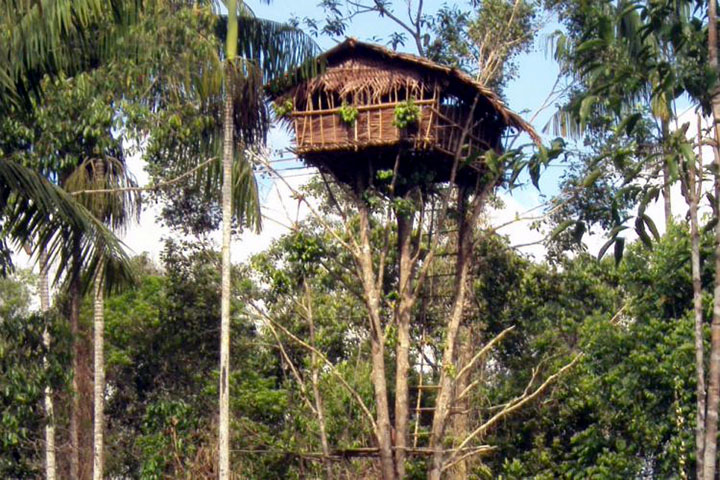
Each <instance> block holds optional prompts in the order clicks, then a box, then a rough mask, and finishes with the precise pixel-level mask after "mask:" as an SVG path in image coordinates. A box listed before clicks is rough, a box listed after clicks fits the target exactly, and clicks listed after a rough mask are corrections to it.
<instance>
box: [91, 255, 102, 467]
mask: <svg viewBox="0 0 720 480" xmlns="http://www.w3.org/2000/svg"><path fill="white" fill-rule="evenodd" d="M100 262H102V260H101V261H100ZM104 273H105V271H104V268H103V267H102V265H101V266H100V267H99V269H98V273H97V277H96V278H95V289H94V295H93V330H94V332H93V333H94V335H93V337H94V338H93V345H94V348H95V355H94V358H95V384H94V387H95V391H94V393H95V395H94V400H93V406H94V409H95V417H94V419H93V480H103V471H104V466H105V452H104V442H103V437H104V431H105V356H104V350H105V344H104V343H105V336H104V333H105V305H104V296H103V288H104V284H105V282H104Z"/></svg>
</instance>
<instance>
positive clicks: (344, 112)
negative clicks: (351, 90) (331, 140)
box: [340, 102, 360, 125]
mask: <svg viewBox="0 0 720 480" xmlns="http://www.w3.org/2000/svg"><path fill="white" fill-rule="evenodd" d="M359 114H360V112H359V111H358V109H357V107H355V106H353V105H348V104H347V103H346V102H342V105H340V118H341V119H342V121H343V122H345V123H347V124H348V125H352V124H353V123H355V120H357V118H358V115H359Z"/></svg>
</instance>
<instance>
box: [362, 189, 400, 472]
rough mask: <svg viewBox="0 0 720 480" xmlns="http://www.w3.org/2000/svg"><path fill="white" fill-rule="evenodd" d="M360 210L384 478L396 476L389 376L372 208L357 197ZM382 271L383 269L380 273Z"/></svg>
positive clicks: (379, 446) (378, 437) (378, 439)
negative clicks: (375, 264) (371, 240)
mask: <svg viewBox="0 0 720 480" xmlns="http://www.w3.org/2000/svg"><path fill="white" fill-rule="evenodd" d="M357 206H358V212H359V214H360V252H358V259H357V261H358V266H359V269H360V272H359V273H360V278H361V280H362V285H363V291H364V294H365V302H366V304H367V307H368V317H369V320H370V345H371V359H372V374H371V377H372V382H373V387H374V390H375V409H376V413H375V415H376V423H377V431H376V432H375V436H376V437H377V443H378V450H379V452H380V469H381V472H382V478H383V480H394V479H395V468H394V466H393V453H392V437H391V431H390V410H389V405H388V392H387V380H386V378H385V343H384V335H383V329H382V321H381V315H380V292H379V290H378V286H377V283H376V281H375V274H374V268H373V259H372V248H371V245H370V209H369V207H368V205H367V203H366V202H365V201H364V200H363V199H362V198H360V196H359V195H358V197H357ZM380 274H381V273H380Z"/></svg>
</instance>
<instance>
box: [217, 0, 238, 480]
mask: <svg viewBox="0 0 720 480" xmlns="http://www.w3.org/2000/svg"><path fill="white" fill-rule="evenodd" d="M241 1H242V0H241ZM226 5H227V9H228V33H227V39H226V44H225V53H226V59H227V65H226V68H225V95H226V97H225V120H224V125H223V127H224V139H223V184H222V224H223V228H222V267H221V268H222V280H221V281H222V286H221V292H220V389H219V390H220V399H219V402H220V421H219V435H218V437H219V438H218V450H219V452H218V459H219V460H218V463H219V467H218V471H219V478H220V480H228V479H229V478H230V378H229V375H230V269H231V264H230V240H231V233H232V231H231V228H232V164H233V144H234V141H235V140H234V138H233V132H234V124H233V122H234V112H233V76H234V75H233V74H232V72H233V69H234V61H235V57H236V56H237V39H238V23H237V2H236V0H228V2H227V3H226Z"/></svg>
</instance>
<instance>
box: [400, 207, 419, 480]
mask: <svg viewBox="0 0 720 480" xmlns="http://www.w3.org/2000/svg"><path fill="white" fill-rule="evenodd" d="M397 224H398V230H397V235H398V254H399V255H398V256H399V260H398V263H399V265H400V268H399V280H398V295H399V297H400V298H399V302H398V307H397V314H396V318H397V335H398V339H397V346H396V349H395V356H396V367H395V368H396V370H395V471H396V473H397V478H398V479H402V478H404V477H405V458H406V456H407V436H408V418H409V402H410V399H409V393H408V373H409V372H410V321H411V316H412V308H413V304H414V303H415V296H414V295H413V292H412V282H411V277H412V270H413V266H412V258H411V257H412V249H411V239H412V229H413V217H412V216H406V215H403V214H402V213H398V214H397Z"/></svg>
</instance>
